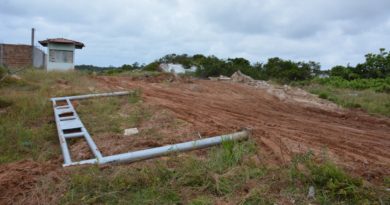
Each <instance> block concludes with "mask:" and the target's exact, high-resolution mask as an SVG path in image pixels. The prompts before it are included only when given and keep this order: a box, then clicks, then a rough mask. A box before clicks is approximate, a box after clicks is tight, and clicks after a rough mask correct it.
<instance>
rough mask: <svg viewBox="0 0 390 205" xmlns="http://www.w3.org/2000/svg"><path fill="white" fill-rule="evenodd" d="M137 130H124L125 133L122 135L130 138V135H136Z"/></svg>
mask: <svg viewBox="0 0 390 205" xmlns="http://www.w3.org/2000/svg"><path fill="white" fill-rule="evenodd" d="M138 133H139V132H138V129H137V128H129V129H125V133H124V135H125V136H130V135H136V134H138Z"/></svg>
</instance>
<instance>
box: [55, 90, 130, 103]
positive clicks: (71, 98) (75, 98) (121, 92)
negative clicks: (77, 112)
mask: <svg viewBox="0 0 390 205" xmlns="http://www.w3.org/2000/svg"><path fill="white" fill-rule="evenodd" d="M130 93H131V92H129V91H120V92H111V93H96V94H88V95H76V96H67V97H57V98H51V100H52V101H53V100H54V101H57V100H66V99H69V100H80V99H85V98H95V97H109V96H119V95H128V94H130Z"/></svg>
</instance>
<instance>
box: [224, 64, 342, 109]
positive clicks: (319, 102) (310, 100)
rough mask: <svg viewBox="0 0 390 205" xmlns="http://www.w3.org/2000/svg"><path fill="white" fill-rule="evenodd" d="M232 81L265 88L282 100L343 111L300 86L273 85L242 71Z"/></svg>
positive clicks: (236, 73)
mask: <svg viewBox="0 0 390 205" xmlns="http://www.w3.org/2000/svg"><path fill="white" fill-rule="evenodd" d="M231 81H232V82H238V83H244V84H247V85H250V86H253V87H256V88H260V89H263V90H265V91H266V92H267V93H269V94H270V95H273V96H275V97H276V98H278V99H279V100H280V101H284V102H298V103H301V104H303V105H305V106H307V107H317V108H321V109H326V110H334V111H336V112H338V111H341V108H340V107H339V106H338V105H336V104H334V103H332V102H329V101H327V100H323V99H320V98H318V97H317V96H315V95H313V94H310V93H308V92H306V91H304V90H302V89H300V88H294V87H291V86H288V85H283V86H280V85H271V84H269V83H267V82H266V81H262V80H254V79H253V78H251V77H250V76H247V75H245V74H243V73H241V72H240V71H237V72H235V73H234V74H233V75H232V76H231Z"/></svg>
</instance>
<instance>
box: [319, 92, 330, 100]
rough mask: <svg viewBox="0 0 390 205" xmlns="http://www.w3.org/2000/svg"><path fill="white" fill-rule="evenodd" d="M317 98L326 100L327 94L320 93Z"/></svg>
mask: <svg viewBox="0 0 390 205" xmlns="http://www.w3.org/2000/svg"><path fill="white" fill-rule="evenodd" d="M318 97H319V98H322V99H328V97H329V96H328V93H320V94H319V95H318Z"/></svg>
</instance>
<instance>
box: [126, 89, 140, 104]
mask: <svg viewBox="0 0 390 205" xmlns="http://www.w3.org/2000/svg"><path fill="white" fill-rule="evenodd" d="M141 95H142V91H141V90H140V89H136V90H134V91H133V92H131V93H130V95H129V103H130V104H135V103H138V102H139V101H140V100H141Z"/></svg>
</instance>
